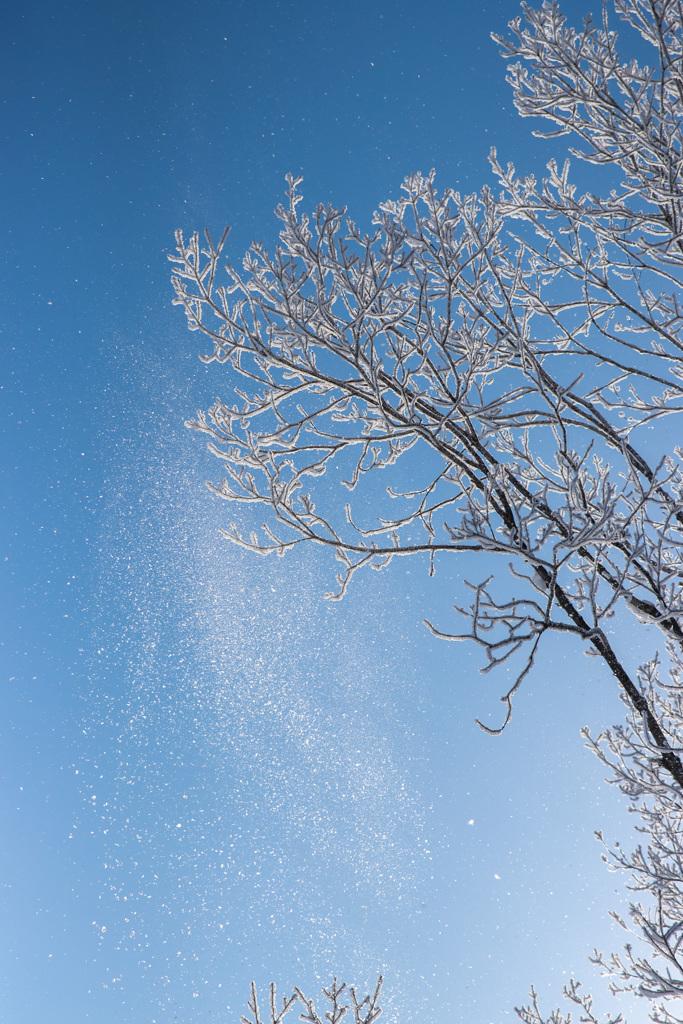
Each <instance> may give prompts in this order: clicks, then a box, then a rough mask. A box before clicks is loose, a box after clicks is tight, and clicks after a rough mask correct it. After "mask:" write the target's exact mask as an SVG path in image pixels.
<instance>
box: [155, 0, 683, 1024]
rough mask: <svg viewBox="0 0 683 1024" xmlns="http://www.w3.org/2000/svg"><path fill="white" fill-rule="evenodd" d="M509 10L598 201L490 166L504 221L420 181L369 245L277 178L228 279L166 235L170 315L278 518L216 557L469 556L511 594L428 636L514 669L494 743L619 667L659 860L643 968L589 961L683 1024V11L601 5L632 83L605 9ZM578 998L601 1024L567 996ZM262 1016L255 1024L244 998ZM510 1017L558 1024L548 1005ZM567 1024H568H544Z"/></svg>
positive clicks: (549, 108) (225, 447) (616, 747)
mask: <svg viewBox="0 0 683 1024" xmlns="http://www.w3.org/2000/svg"><path fill="white" fill-rule="evenodd" d="M522 6H523V15H524V17H523V19H517V20H515V21H514V22H512V23H511V25H510V29H511V36H510V37H509V38H507V39H503V38H500V37H494V39H496V41H497V42H498V43H499V44H500V46H501V48H502V51H503V54H504V55H505V56H506V57H507V58H509V59H511V60H512V61H513V62H514V61H516V62H517V63H513V64H511V66H510V67H509V81H510V83H511V85H512V88H513V92H514V98H515V103H516V105H517V108H518V110H519V113H520V114H521V115H522V116H525V117H527V116H529V117H535V118H538V119H542V120H544V121H545V122H546V124H548V123H549V125H550V126H549V129H548V130H547V131H546V132H545V135H546V137H554V136H563V135H566V136H568V137H569V139H570V141H572V142H573V144H574V145H573V147H570V152H571V153H572V154H573V155H574V156H576V157H577V158H579V159H580V160H582V161H584V163H587V164H588V165H589V166H590V167H592V168H593V169H592V170H591V178H590V180H591V190H590V191H581V190H579V189H578V188H577V186H576V185H575V184H574V183H573V182H572V180H571V178H570V165H569V162H564V164H563V166H562V167H560V166H559V165H558V163H556V162H554V161H553V162H551V163H550V164H549V165H548V175H547V177H545V178H543V179H542V180H541V181H537V180H536V178H534V177H533V176H529V177H520V176H518V175H517V173H516V172H515V169H514V168H513V167H512V166H511V165H508V166H507V168H505V169H503V167H502V166H501V165H500V164H499V163H498V160H497V156H496V153H495V151H492V154H491V164H492V168H493V171H494V173H495V175H496V176H497V179H498V183H499V184H498V190H499V191H498V193H497V194H494V192H493V191H492V190H490V189H489V188H483V189H482V190H481V191H480V192H479V193H478V194H474V195H468V196H462V195H461V194H460V193H458V192H457V191H454V190H451V189H447V190H446V191H444V192H443V193H439V192H438V191H437V189H436V187H435V183H434V174H433V173H432V174H430V175H427V176H424V175H422V174H415V175H412V176H411V177H409V178H407V179H406V181H405V182H404V184H403V195H402V196H401V198H400V199H397V200H393V201H388V202H386V203H383V204H381V205H380V208H379V210H378V212H377V213H376V214H375V216H374V219H373V224H372V231H371V232H370V233H363V232H362V231H361V230H359V229H358V228H357V227H356V225H355V224H354V222H353V221H352V220H351V219H349V218H347V217H346V211H345V210H337V209H334V208H332V207H330V206H327V207H323V206H319V207H318V208H317V209H316V211H315V213H314V214H313V215H311V216H308V215H305V214H304V215H300V214H299V212H298V207H299V203H300V200H301V196H300V193H299V191H298V189H299V185H300V180H301V179H293V178H291V177H290V178H289V179H288V182H289V189H288V202H287V204H286V205H284V206H281V207H279V208H278V210H277V211H276V212H277V216H278V217H279V219H280V222H281V231H280V244H279V245H278V247H277V248H276V249H275V251H274V252H273V253H269V252H268V251H267V250H266V248H265V247H264V246H263V245H260V244H254V245H253V246H252V248H251V250H250V251H249V253H248V254H247V256H246V257H245V258H244V261H243V264H242V267H241V269H236V268H235V267H234V266H233V265H231V264H230V263H228V264H227V266H225V267H223V265H222V258H223V253H224V250H225V246H226V242H227V237H228V232H227V231H226V232H225V233H224V234H223V236H222V238H221V239H220V241H219V242H218V243H217V244H215V243H214V241H213V240H212V238H211V236H210V235H209V233H208V232H206V233H205V240H204V241H201V240H200V238H199V236H198V235H194V236H193V237H192V238H191V239H190V241H189V242H187V243H186V242H185V241H184V239H183V236H182V234H180V233H178V235H177V243H178V255H177V256H176V257H173V259H174V262H175V272H174V279H173V280H174V286H175V291H176V299H175V302H176V303H178V304H180V305H181V306H183V308H184V309H185V311H186V313H187V317H188V322H189V326H190V329H191V330H198V331H200V332H202V333H203V334H204V335H205V336H206V337H207V338H208V339H209V341H210V343H211V346H212V349H211V351H210V353H209V354H207V355H204V356H202V358H203V359H204V361H206V362H214V361H215V362H217V363H219V364H226V368H227V369H228V370H229V374H230V380H231V381H232V382H234V381H237V380H239V382H240V387H239V388H238V387H236V386H233V392H234V393H233V397H231V398H229V399H228V401H222V400H219V401H217V402H216V404H215V405H214V406H213V407H212V408H211V409H210V410H209V411H208V413H204V412H200V413H198V415H197V419H196V420H195V421H193V422H192V423H191V424H190V426H192V427H193V428H195V429H196V430H199V431H201V432H203V433H205V434H206V435H208V437H209V442H210V443H209V447H210V449H211V450H212V452H213V453H214V454H215V455H216V456H218V457H219V458H220V459H221V460H222V461H223V463H224V465H225V471H226V476H225V479H223V480H222V482H221V483H219V484H216V485H210V486H211V487H212V489H213V491H214V492H215V493H216V494H217V495H218V496H220V497H222V498H225V499H228V500H230V501H235V502H243V503H247V504H258V505H262V506H264V508H265V511H266V515H267V518H266V521H265V523H264V526H263V530H262V532H261V533H258V534H257V533H251V534H250V535H249V536H244V535H243V534H242V533H241V532H240V530H239V528H238V527H237V525H236V524H233V525H232V526H231V527H230V529H229V530H226V531H225V536H226V537H228V538H229V539H230V540H232V541H234V542H235V543H236V544H239V545H241V546H243V547H245V548H248V549H250V550H252V551H256V552H259V553H261V554H269V553H273V552H274V553H277V554H279V555H282V554H284V553H285V552H286V551H287V550H288V549H289V548H291V547H293V546H295V545H297V544H301V543H303V542H305V541H308V542H313V543H317V544H320V545H324V546H326V547H329V548H330V549H332V550H333V551H334V553H335V555H336V557H337V559H338V560H339V562H340V563H341V569H340V571H339V574H338V576H337V583H338V586H337V590H336V592H335V593H334V594H333V595H330V596H333V597H334V598H340V597H342V596H343V594H344V592H345V591H346V588H347V586H348V585H349V582H350V581H351V579H352V577H353V576H354V574H355V573H356V572H357V571H358V570H359V569H361V568H364V567H366V566H370V567H372V568H375V569H382V568H384V567H386V566H387V565H388V564H389V563H390V562H391V561H392V560H393V559H395V558H397V557H404V556H409V555H410V556H417V557H423V558H425V559H426V560H427V563H428V566H429V571H430V572H434V571H435V567H436V566H437V564H438V562H439V560H441V559H443V558H446V557H448V556H451V555H458V554H459V553H461V552H464V551H469V552H481V553H483V554H485V555H486V558H487V563H488V564H489V565H490V563H491V559H492V558H494V557H501V556H502V560H503V563H504V564H505V565H506V566H507V568H508V570H509V574H506V576H505V578H503V579H501V577H500V576H493V575H489V576H488V578H487V579H486V580H485V581H484V582H483V583H482V582H478V583H471V584H468V586H469V587H470V591H471V593H472V599H471V603H470V604H469V606H468V607H456V610H457V611H458V612H459V613H461V614H462V615H464V616H465V617H466V619H467V620H468V626H467V627H466V628H465V630H464V631H463V632H461V633H459V632H452V631H450V630H446V629H443V628H441V627H437V626H436V625H433V624H431V623H427V625H428V626H429V628H430V629H431V630H432V631H433V632H434V633H435V634H437V635H438V636H442V637H445V638H446V639H448V640H454V641H461V640H466V639H467V640H471V641H473V642H475V643H477V644H479V645H480V646H481V647H482V648H483V650H484V652H485V655H486V664H485V668H484V671H488V670H489V669H491V668H495V667H497V666H500V665H502V664H505V663H507V662H510V665H515V669H514V671H513V673H512V684H511V685H510V687H509V688H508V690H507V692H506V693H505V694H504V696H503V697H502V698H501V699H502V700H503V702H504V704H505V715H504V719H503V722H502V724H501V726H500V728H499V729H496V730H491V729H489V730H488V731H493V732H496V731H500V730H501V729H502V728H504V727H505V725H506V724H507V722H508V720H509V718H510V714H511V711H512V701H513V697H514V694H515V692H516V691H517V689H518V688H519V686H520V685H521V683H522V681H523V679H524V678H525V676H526V675H527V673H528V672H529V670H530V669H531V668H532V666H533V664H534V661H535V658H536V655H537V652H538V650H539V647H540V644H541V642H542V640H543V638H544V637H545V636H546V635H547V634H549V633H553V632H564V633H570V634H573V635H574V636H576V637H577V638H578V639H579V640H580V641H582V642H583V643H584V644H585V645H586V646H585V650H586V653H592V654H594V655H596V656H598V657H599V658H601V659H602V660H603V661H604V662H605V663H606V665H607V666H608V667H609V669H610V671H611V672H612V673H613V675H614V676H615V677H616V679H617V680H618V682H619V685H620V686H621V688H622V691H623V694H624V696H625V699H626V701H627V702H628V706H629V707H630V709H631V711H630V713H631V720H630V725H628V726H626V727H621V728H617V729H615V730H613V731H611V732H607V733H605V734H604V735H603V736H602V737H601V738H600V739H599V740H598V741H596V742H593V741H592V740H591V739H590V737H587V739H588V742H589V744H590V745H591V746H592V747H593V749H594V750H595V752H596V753H597V754H598V756H600V757H601V758H602V759H603V760H604V762H605V764H607V765H608V766H609V767H610V771H611V772H612V778H611V781H613V782H614V783H615V784H616V785H618V786H619V787H620V788H621V789H622V790H623V791H624V793H625V794H626V795H627V796H628V797H629V799H630V800H631V801H632V804H633V807H634V809H636V810H637V811H638V813H639V814H640V816H641V820H642V822H643V825H642V830H643V832H644V833H646V834H647V836H648V846H647V848H646V850H642V849H640V848H639V849H638V850H637V851H636V852H635V853H634V854H632V855H631V856H627V855H626V854H624V853H623V852H622V851H621V849H620V848H619V847H615V849H614V850H612V851H611V853H609V854H608V855H607V856H608V857H609V858H610V860H611V864H612V866H613V867H614V868H615V869H618V870H625V871H627V873H628V874H629V875H630V879H631V885H632V887H633V888H635V889H636V890H638V891H641V892H644V893H646V894H649V895H650V897H651V899H652V906H651V907H650V908H645V909H644V908H643V907H642V906H641V904H640V903H638V902H636V903H634V904H633V905H632V906H631V918H632V925H633V927H634V928H635V930H636V932H637V933H638V934H639V935H640V936H641V938H643V939H644V940H645V942H646V944H649V947H650V949H651V950H652V957H651V959H648V958H647V957H646V958H642V957H638V956H636V955H635V953H633V951H632V947H631V946H627V947H626V953H625V955H624V956H622V957H618V956H612V957H610V958H605V957H603V956H601V955H600V954H597V953H596V958H595V960H596V963H598V964H599V966H600V967H601V968H602V969H603V970H604V971H606V972H607V973H609V974H610V975H611V976H612V980H613V982H614V985H615V987H617V988H619V987H624V988H629V989H631V990H632V991H636V992H638V994H640V995H642V996H644V997H647V998H649V999H651V1000H654V1003H653V1009H652V1011H651V1014H650V1018H651V1020H652V1021H655V1022H660V1024H664V1022H667V1024H671V1022H674V1021H679V1020H681V1018H678V1017H674V1016H672V1015H671V1014H670V1013H669V1012H668V1011H667V1010H666V1008H665V1007H664V1004H663V1002H661V1001H662V1000H667V999H670V998H675V997H681V996H683V963H682V961H681V958H680V943H681V941H682V939H683V925H682V924H681V921H683V888H682V885H683V840H682V839H681V832H682V826H683V820H682V819H681V813H682V812H681V787H683V764H682V761H681V754H682V749H681V744H682V742H683V740H682V738H681V735H682V730H683V703H682V698H681V649H682V645H683V599H682V592H681V581H682V579H683V557H682V555H681V552H682V550H683V548H682V542H683V477H682V473H681V465H680V459H681V455H682V449H681V448H680V447H677V446H676V444H675V443H673V440H674V439H675V437H676V431H675V429H674V424H675V422H676V421H675V420H672V419H669V420H668V421H667V422H668V424H669V425H670V428H671V429H669V430H668V431H665V430H664V429H663V427H662V426H661V424H662V422H663V421H664V420H665V418H666V417H672V416H674V415H675V414H676V413H679V412H680V411H681V408H682V406H683V358H682V357H683V305H682V304H681V299H680V295H679V293H680V287H681V283H682V282H683V173H682V172H683V41H682V40H683V6H682V5H681V3H680V2H679V0H614V7H615V9H616V13H617V15H618V16H619V18H621V19H622V21H623V22H625V23H626V29H625V31H626V33H627V34H628V33H629V32H630V33H631V36H632V38H633V40H634V45H636V47H637V49H638V52H640V51H641V50H643V49H644V48H647V50H648V53H649V54H650V57H649V58H648V60H650V59H651V63H650V64H647V65H646V64H645V63H643V62H642V60H636V59H630V60H624V59H622V57H621V56H620V54H619V52H618V50H617V35H616V33H615V31H614V29H613V26H611V25H610V24H609V23H608V18H607V9H606V7H605V8H604V9H603V14H602V18H601V19H600V20H599V21H598V22H597V23H596V22H593V21H591V20H590V19H587V20H586V22H585V24H584V27H583V28H582V29H581V30H580V31H575V30H572V29H570V28H569V27H567V26H566V24H565V21H564V18H563V16H562V15H561V13H560V10H559V7H558V5H557V4H556V3H554V2H552V3H544V5H543V7H542V9H541V10H534V9H532V8H530V7H527V6H526V5H522ZM539 134H543V133H539ZM600 181H602V183H603V187H602V192H601V194H596V193H595V192H594V191H593V190H592V189H593V188H597V185H598V182H600ZM653 426H658V427H659V429H656V430H652V429H651V428H652V427H653ZM678 436H683V435H681V434H680V433H679V435H678ZM667 439H668V442H669V443H668V442H667ZM381 471H383V473H384V477H383V480H384V481H385V486H386V485H388V486H386V490H385V492H384V493H385V495H386V497H382V496H381V495H379V491H378V488H377V483H378V480H377V477H378V475H379V474H380V472H381ZM342 488H345V489H346V490H345V492H344V491H343V490H342ZM342 494H344V498H342ZM368 510H370V511H368ZM506 580H507V585H506ZM510 580H512V581H513V582H512V596H510V582H509V581H510ZM619 608H625V609H629V610H630V611H631V612H632V613H633V614H634V615H635V616H636V617H637V618H638V620H640V621H641V622H643V623H647V624H655V625H656V626H658V627H659V629H660V631H661V633H662V634H663V637H664V639H665V642H666V644H667V645H668V650H669V657H670V659H671V664H672V666H673V668H672V670H671V675H670V678H669V680H668V682H666V683H661V682H660V680H659V676H658V671H659V669H658V662H657V660H656V659H655V660H653V661H652V662H651V663H650V664H649V665H648V666H645V668H644V669H643V670H642V672H641V674H640V676H639V677H638V678H634V677H633V676H632V675H631V674H630V673H629V672H628V671H627V668H626V667H625V664H624V661H623V659H622V658H621V657H620V656H619V655H618V653H617V652H616V651H615V649H614V646H613V642H612V640H611V639H610V636H609V627H608V620H609V618H610V617H611V616H612V615H613V614H614V613H615V612H616V611H617V610H618V609H619ZM510 659H513V660H512V661H510ZM519 659H521V661H520V660H519ZM480 724H481V723H480ZM662 768H664V769H665V771H664V772H663V771H662ZM662 964H663V965H664V966H662ZM335 984H336V983H335ZM566 994H567V997H568V999H569V1000H570V1002H572V1003H574V1004H575V1005H576V1006H578V1007H579V1009H580V1013H581V1014H582V1016H581V1019H582V1020H586V1021H588V1022H594V1021H597V1018H596V1017H595V1016H594V1014H593V1009H592V1002H591V1000H590V997H587V996H584V995H582V993H581V992H580V990H579V987H578V985H577V984H576V983H574V982H572V983H571V985H570V986H569V988H568V989H567V992H566ZM658 1000H659V1001H660V1002H657V1001H658ZM303 1002H304V1004H305V1005H308V1004H307V1003H306V1001H305V1000H303ZM273 1013H275V1010H273ZM310 1013H311V1016H309V1017H306V1018H305V1019H306V1020H311V1021H312V1020H313V1016H312V1014H313V1011H312V1010H311V1011H310ZM252 1014H253V1015H254V1017H255V1024H260V1022H259V1020H258V1017H257V1010H256V1003H255V995H254V996H253V1007H252ZM518 1014H519V1016H520V1018H521V1019H522V1020H523V1021H525V1022H526V1024H544V1021H545V1018H543V1017H542V1016H541V1011H540V1009H539V1006H538V1001H537V998H536V996H535V994H534V993H533V992H532V1004H531V1005H530V1006H528V1007H526V1008H523V1009H520V1010H519V1011H518ZM620 1019H621V1018H620V1017H616V1018H610V1020H611V1024H617V1021H619V1020H620ZM278 1020H279V1018H278ZM569 1020H570V1017H566V1018H565V1017H564V1016H563V1015H562V1014H561V1013H560V1011H559V1010H558V1011H554V1013H553V1014H551V1016H550V1017H549V1018H547V1024H563V1022H565V1021H567V1022H568V1021H569ZM272 1024H277V1021H276V1020H275V1017H273V1020H272ZM316 1024H317V1022H316Z"/></svg>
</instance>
